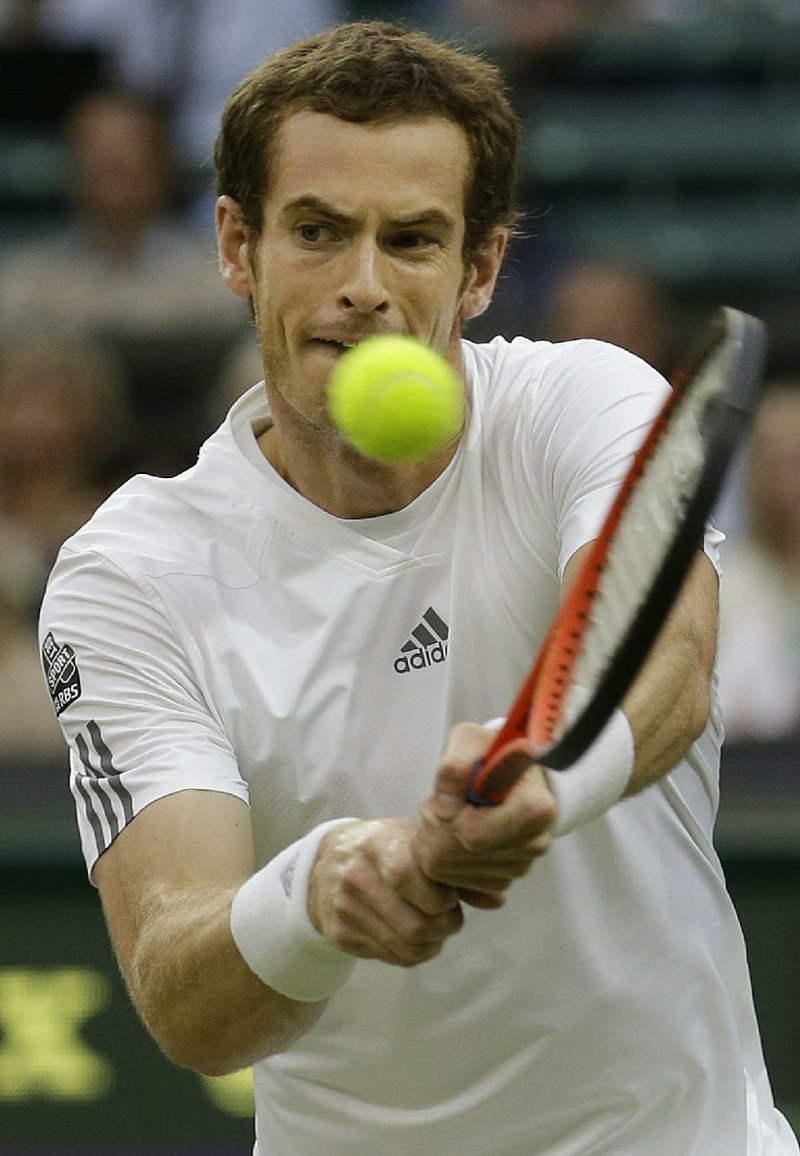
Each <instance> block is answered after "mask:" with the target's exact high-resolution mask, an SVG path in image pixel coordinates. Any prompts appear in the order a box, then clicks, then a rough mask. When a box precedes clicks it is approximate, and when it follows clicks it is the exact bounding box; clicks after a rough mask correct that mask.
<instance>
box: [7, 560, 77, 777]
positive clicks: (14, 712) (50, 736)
mask: <svg viewBox="0 0 800 1156" xmlns="http://www.w3.org/2000/svg"><path fill="white" fill-rule="evenodd" d="M63 755H64V740H63V737H62V735H61V729H60V727H59V726H58V723H57V722H56V716H55V714H54V713H53V704H52V702H51V701H50V696H49V695H48V693H47V689H46V687H45V682H44V678H43V677H42V664H41V660H40V658H39V643H38V640H37V637H36V629H35V627H34V626H33V625H32V624H31V623H30V622H29V621H27V620H26V619H25V618H24V617H23V616H22V615H21V614H20V613H19V611H18V610H17V608H16V606H15V605H14V594H13V591H12V592H8V591H6V590H5V589H4V588H3V575H2V573H0V759H11V758H15V757H19V756H22V757H24V758H59V759H63Z"/></svg>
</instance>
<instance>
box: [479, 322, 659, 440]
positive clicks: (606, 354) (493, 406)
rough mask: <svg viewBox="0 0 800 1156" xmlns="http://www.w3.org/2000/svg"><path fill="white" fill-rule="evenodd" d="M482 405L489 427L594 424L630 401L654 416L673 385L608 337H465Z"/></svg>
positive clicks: (544, 427)
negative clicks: (478, 341) (483, 340)
mask: <svg viewBox="0 0 800 1156" xmlns="http://www.w3.org/2000/svg"><path fill="white" fill-rule="evenodd" d="M463 350H464V361H465V371H466V376H467V382H468V385H469V390H470V397H471V401H472V405H473V407H474V409H475V410H476V411H477V414H478V415H479V419H480V420H481V421H482V423H483V425H484V427H485V428H486V429H488V428H492V427H499V428H502V427H503V426H506V425H509V424H511V425H513V426H515V427H518V426H519V425H520V424H521V423H522V424H524V425H525V426H527V427H528V428H529V429H532V428H537V429H539V430H541V431H542V433H546V431H549V430H552V428H553V427H554V426H559V427H564V426H565V425H571V424H577V425H580V426H582V427H586V426H587V423H589V422H591V421H592V420H593V419H594V418H600V417H602V416H603V415H605V414H608V413H609V412H610V411H620V412H619V416H620V418H621V419H622V421H623V422H624V421H625V418H624V416H623V414H622V412H621V411H622V410H623V409H624V408H625V406H628V407H629V408H631V409H632V410H633V409H635V410H636V411H639V410H643V411H644V412H645V413H646V415H647V416H652V415H653V414H654V413H655V411H656V409H657V408H658V406H659V405H660V404H661V402H662V401H663V399H664V397H665V396H666V394H667V392H668V389H669V386H668V385H667V382H666V381H665V380H664V378H663V377H662V376H661V374H660V373H658V372H657V371H656V370H655V369H653V368H652V367H651V366H650V365H648V364H647V363H646V362H644V361H642V360H641V359H640V358H638V357H636V356H635V355H634V354H632V353H629V352H628V351H627V350H624V349H620V348H619V347H617V346H615V345H610V344H608V343H607V342H604V341H596V340H593V339H588V338H587V339H581V340H576V341H565V342H550V341H531V340H529V339H528V338H525V337H516V338H514V340H513V341H506V340H505V339H504V338H501V337H498V338H495V339H494V340H493V341H491V342H487V343H486V344H480V345H479V344H475V343H472V342H469V341H465V342H463Z"/></svg>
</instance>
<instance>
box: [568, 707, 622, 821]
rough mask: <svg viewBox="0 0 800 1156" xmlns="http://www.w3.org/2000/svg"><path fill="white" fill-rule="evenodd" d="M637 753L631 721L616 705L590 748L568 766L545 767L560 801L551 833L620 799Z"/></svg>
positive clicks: (600, 813) (603, 810)
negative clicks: (552, 769) (562, 768)
mask: <svg viewBox="0 0 800 1156" xmlns="http://www.w3.org/2000/svg"><path fill="white" fill-rule="evenodd" d="M635 753H636V752H635V746H634V740H633V731H632V730H631V724H630V723H629V722H628V719H627V717H626V716H625V714H624V712H623V711H621V710H620V709H619V708H617V710H615V711H614V713H613V714H612V716H611V718H610V719H609V720H608V722H607V723H606V725H605V726H604V727H603V729H602V730H601V732H600V734H599V735H598V736H597V738H596V739H595V740H594V742H593V743H592V745H591V746H590V747H589V749H588V751H586V752H585V753H584V754H582V755H581V757H580V758H579V759H578V760H577V761H576V762H574V763H573V764H572V765H571V766H570V767H568V768H567V770H565V771H551V770H549V769H548V768H545V772H546V774H547V782H548V785H549V787H550V790H551V791H552V792H553V795H554V796H555V800H556V803H557V804H558V814H557V816H556V821H555V823H554V824H553V827H552V830H551V834H553V835H555V836H558V835H566V834H568V833H569V832H570V831H573V830H574V829H575V828H576V827H580V826H582V824H584V823H588V822H590V821H591V820H592V819H596V818H598V816H600V815H602V814H603V813H604V812H605V811H607V810H608V809H609V807H612V806H613V805H614V803H618V802H619V800H620V799H621V798H622V796H623V795H624V794H625V788H626V787H627V786H628V783H629V782H630V777H631V775H632V773H633V763H634V758H635Z"/></svg>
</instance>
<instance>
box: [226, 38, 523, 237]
mask: <svg viewBox="0 0 800 1156" xmlns="http://www.w3.org/2000/svg"><path fill="white" fill-rule="evenodd" d="M301 110H310V111H312V112H321V113H328V114H330V115H332V116H336V117H339V119H341V120H346V121H350V122H351V123H354V124H387V123H392V122H394V121H398V120H402V119H404V118H413V117H423V116H441V117H445V118H447V119H449V120H451V121H453V122H454V123H455V124H457V125H458V126H460V128H461V129H462V130H463V132H464V133H465V135H466V138H467V141H468V145H469V150H470V157H471V165H470V173H469V184H468V187H467V190H466V193H465V203H464V218H465V224H466V232H465V240H464V256H465V259H468V258H469V257H470V255H471V254H474V253H477V252H478V251H479V250H480V249H481V248H482V247H483V246H484V245H485V244H486V242H487V241H488V239H489V237H490V236H491V233H492V231H493V230H494V229H495V228H497V227H498V226H505V227H508V228H513V225H514V223H515V222H516V220H517V219H518V216H519V214H518V212H517V209H516V205H515V198H516V164H517V149H518V140H519V123H518V120H517V117H516V114H515V112H514V110H513V108H512V107H511V103H510V100H509V97H508V92H507V88H506V85H505V82H504V80H503V78H502V76H501V74H500V72H499V71H498V69H497V68H495V67H494V65H492V64H490V63H488V62H487V61H485V60H484V59H482V58H481V57H480V56H478V55H476V54H475V53H473V52H467V51H464V50H462V49H460V48H458V47H454V46H450V45H447V44H443V43H440V42H438V41H436V40H434V39H432V38H431V37H429V36H427V35H426V34H425V33H423V32H419V31H412V30H407V29H404V28H401V27H399V26H397V25H394V24H389V23H386V22H383V21H358V22H355V23H350V24H340V25H337V26H336V27H334V28H331V29H329V30H328V31H326V32H322V33H320V34H319V35H317V36H313V37H311V38H309V39H307V40H302V41H299V42H298V43H296V44H293V45H291V46H289V47H288V48H285V49H283V50H282V51H280V52H278V53H277V54H276V55H274V56H271V57H269V58H268V59H267V60H265V61H263V62H262V63H261V64H260V65H259V66H258V67H257V68H256V69H254V70H253V72H251V73H250V74H249V75H248V76H246V77H245V78H244V80H243V81H242V82H241V83H240V84H239V85H238V86H237V88H236V89H235V90H234V92H233V93H232V95H231V96H230V98H229V100H228V102H227V103H226V105H225V108H224V110H223V113H222V125H221V130H220V133H219V136H218V138H217V142H216V146H215V149H214V164H215V169H216V189H217V192H218V193H219V194H220V195H223V194H226V195H228V196H230V197H232V198H233V200H235V201H236V202H237V204H238V205H239V208H240V210H241V213H242V217H243V221H244V224H245V226H246V227H247V228H248V229H249V230H250V232H251V242H252V241H253V240H254V239H257V237H258V236H259V234H260V232H261V227H262V207H263V203H264V198H265V197H266V195H267V194H268V192H269V188H270V175H271V165H272V163H273V161H274V158H275V153H276V141H277V137H278V133H279V131H280V128H281V126H282V124H283V122H284V121H285V120H286V118H287V117H288V116H290V115H291V114H293V113H295V112H299V111H301Z"/></svg>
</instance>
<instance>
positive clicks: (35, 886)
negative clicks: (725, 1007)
mask: <svg viewBox="0 0 800 1156" xmlns="http://www.w3.org/2000/svg"><path fill="white" fill-rule="evenodd" d="M354 17H380V18H389V19H394V20H399V21H402V22H404V23H406V24H409V25H416V26H419V27H422V28H425V29H428V30H430V31H432V32H434V33H437V34H439V35H443V36H448V37H454V38H456V39H458V40H460V41H462V42H466V43H468V44H469V45H471V46H473V47H478V48H480V49H482V50H483V51H484V52H485V53H487V54H488V55H489V56H490V57H492V58H493V59H495V60H496V61H497V62H498V63H500V64H501V65H502V66H503V68H504V69H505V70H506V72H507V75H508V77H509V79H510V82H511V85H512V88H513V92H514V96H515V101H516V105H517V108H518V110H519V112H520V113H521V115H522V118H523V123H524V144H523V151H522V173H521V181H522V183H521V194H522V200H523V203H524V205H525V207H526V209H527V217H526V220H525V221H524V222H523V229H522V235H521V236H520V237H519V238H517V239H516V241H515V242H514V244H513V245H512V248H511V253H510V256H509V260H508V262H507V266H506V269H505V272H504V275H503V277H502V280H501V283H500V286H499V289H498V292H497V295H496V300H495V302H494V304H493V306H492V308H491V310H490V312H489V313H487V315H486V316H485V317H483V318H481V319H479V321H477V322H475V323H473V325H472V327H471V328H470V330H469V331H468V333H467V336H470V337H473V338H475V339H477V340H482V339H485V338H488V337H492V336H494V335H495V334H497V333H501V334H504V335H505V336H508V337H511V336H514V335H516V334H524V335H526V336H529V337H532V338H543V339H556V340H560V339H568V338H572V337H583V336H592V337H601V338H605V339H608V340H611V341H614V342H616V343H617V344H619V345H622V346H624V347H626V348H629V349H631V350H632V351H633V352H635V353H638V354H639V355H640V356H641V357H643V358H644V359H645V360H647V361H649V362H650V363H651V364H653V365H655V366H657V367H658V368H659V369H662V370H664V371H668V370H669V367H670V365H671V363H672V360H673V358H674V356H675V354H676V352H677V351H678V350H679V349H681V348H682V347H683V345H684V343H685V341H686V338H687V335H688V334H689V333H690V332H691V331H692V329H693V327H694V326H696V325H698V324H699V323H700V322H701V321H702V320H703V319H704V317H705V314H706V313H707V311H708V310H710V309H711V308H713V307H714V306H716V305H718V304H721V303H725V304H730V305H733V306H737V307H739V308H743V309H746V310H749V311H751V312H754V313H757V314H758V315H760V316H761V317H763V318H764V319H765V320H766V321H767V323H768V325H769V328H770V338H771V345H770V358H769V366H768V378H769V388H768V390H767V391H766V393H765V396H764V400H763V403H762V406H761V409H760V411H759V414H758V417H757V421H756V425H755V430H754V434H753V437H752V439H751V441H750V444H749V446H748V449H747V451H746V452H745V453H743V454H742V455H741V458H740V460H739V461H738V463H737V465H736V468H735V470H734V472H733V476H732V479H731V481H730V483H729V484H728V486H727V489H726V492H725V494H724V495H723V498H722V500H721V502H720V506H719V508H718V510H717V515H716V517H717V521H718V523H719V524H720V525H721V527H722V529H724V530H725V531H726V533H727V535H728V541H727V543H726V544H725V546H724V547H723V567H724V573H725V585H724V599H723V607H722V623H721V630H720V694H721V697H722V700H723V704H724V706H725V710H726V717H727V729H728V741H727V744H726V748H725V754H724V759H723V804H722V808H721V813H720V818H719V823H718V837H717V842H718V846H719V850H720V853H721V856H722V858H723V863H724V866H725V870H726V874H727V877H728V881H729V886H730V890H731V893H732V895H733V898H734V901H735V903H736V905H737V908H738V910H739V914H740V918H741V920H742V923H743V926H744V930H745V935H746V938H747V941H748V947H749V954H750V961H751V969H752V978H753V985H754V991H755V998H756V1003H757V1006H758V1010H759V1016H760V1021H761V1027H762V1033H763V1037H764V1046H765V1050H766V1054H767V1059H768V1063H769V1067H770V1073H771V1076H772V1080H773V1084H774V1087H775V1092H776V1096H777V1099H778V1101H779V1103H780V1104H781V1106H782V1107H783V1108H784V1110H785V1111H786V1112H787V1114H788V1115H789V1116H790V1117H791V1118H792V1120H793V1122H794V1124H795V1127H797V1128H800V1043H799V1042H798V1040H799V1039H800V984H798V982H797V976H798V974H800V757H798V756H799V755H800V0H395V2H394V3H391V2H389V0H385V2H383V3H379V2H377V0H375V2H372V0H362V2H358V0H353V2H350V3H348V2H346V0H292V3H291V4H288V3H287V2H286V0H226V2H225V3H224V4H222V3H219V0H136V2H135V3H131V2H130V0H16V2H15V0H0V415H2V420H1V421H0V1154H2V1156H16V1154H19V1156H23V1154H25V1156H33V1154H48V1156H50V1154H52V1156H67V1154H70V1156H77V1153H79V1152H80V1153H81V1154H85V1153H92V1152H96V1153H108V1154H115V1153H125V1154H127V1156H134V1154H136V1156H139V1154H141V1156H144V1153H149V1154H156V1153H158V1154H163V1156H240V1154H241V1156H244V1154H245V1153H247V1152H249V1150H250V1148H251V1145H252V1119H251V1095H250V1086H249V1077H247V1076H245V1075H240V1076H235V1077H230V1078H227V1079H222V1080H210V1079H209V1080H205V1079H201V1078H200V1077H197V1076H194V1075H192V1074H190V1073H186V1072H181V1071H178V1070H177V1069H175V1068H173V1067H171V1066H170V1065H169V1064H168V1063H167V1062H166V1061H165V1060H163V1059H162V1058H161V1057H160V1055H159V1053H158V1052H157V1050H156V1048H155V1045H154V1044H152V1043H151V1041H150V1040H149V1038H148V1037H147V1036H146V1034H145V1032H144V1030H143V1029H142V1028H141V1027H140V1026H139V1024H138V1022H137V1020H136V1017H135V1016H134V1014H133V1012H132V1011H131V1009H130V1007H129V1003H128V999H127V996H126V994H125V992H124V989H123V986H122V983H121V981H120V979H119V976H118V972H117V969H116V966H115V964H114V961H113V959H112V956H111V952H110V949H109V946H108V942H107V938H106V934H105V930H104V927H103V924H102V918H101V914H100V909H99V903H98V901H97V896H96V894H95V892H94V891H93V890H92V888H91V887H90V886H89V884H88V883H87V881H86V878H85V874H84V870H83V866H82V861H81V859H80V855H79V849H78V840H77V834H76V830H75V825H74V819H73V814H72V804H71V801H70V797H69V793H68V789H67V764H66V755H65V750H64V749H63V746H62V740H61V738H60V734H59V732H58V729H57V727H56V724H55V721H54V719H53V716H52V710H51V707H50V704H49V700H48V696H47V694H46V692H45V689H44V682H43V679H42V675H41V670H40V666H39V659H38V653H37V645H36V636H35V622H36V614H37V610H38V605H39V600H40V598H41V593H42V589H43V585H44V582H45V580H46V577H47V573H48V571H49V568H50V566H51V564H52V561H53V559H54V557H55V554H56V552H57V550H58V547H59V545H60V543H61V542H62V541H63V540H64V538H65V537H66V536H68V535H69V534H70V533H71V532H72V531H73V530H74V529H76V528H77V526H79V525H80V524H81V523H82V522H83V521H84V520H85V519H86V518H87V517H88V516H89V515H90V514H91V512H92V511H93V510H94V509H95V508H96V506H97V504H98V503H99V502H100V501H102V500H103V498H104V497H105V496H106V495H107V494H108V493H109V491H110V490H111V489H113V488H114V487H115V486H116V485H118V484H119V483H120V482H121V481H123V480H125V478H127V477H129V476H130V474H131V473H133V472H137V471H140V470H146V471H148V472H152V473H161V474H174V473H176V472H179V471H180V470H182V469H184V468H186V467H187V466H189V465H191V464H192V462H193V461H194V458H195V456H196V451H197V447H198V445H199V443H200V442H201V441H202V439H203V438H204V437H205V436H207V435H208V434H209V433H210V432H211V431H212V430H213V429H214V428H215V427H216V425H217V424H218V422H219V421H220V420H221V419H222V417H223V416H224V414H225V412H226V411H227V408H228V406H229V405H230V404H231V402H232V401H233V399H234V398H235V397H236V396H237V395H238V394H239V393H241V392H242V391H243V390H244V389H245V388H247V387H248V386H249V385H251V384H252V383H253V382H255V381H257V380H258V379H259V377H260V372H259V368H258V363H257V359H256V355H255V345H254V340H253V337H252V331H251V328H250V322H249V316H248V313H247V309H246V307H245V306H244V305H243V303H242V302H241V301H239V300H238V299H236V298H234V297H233V296H232V295H231V294H230V293H228V292H227V291H226V290H225V289H224V287H223V286H222V283H221V281H220V279H219V276H218V274H217V266H216V254H215V246H214V237H213V196H212V193H211V171H210V165H209V156H210V153H211V149H212V147H213V141H214V137H215V135H216V130H217V125H218V122H219V114H220V110H221V107H222V104H223V102H224V100H225V98H226V96H227V95H228V93H229V91H230V90H231V89H232V88H233V86H234V85H235V84H236V82H237V81H238V80H239V79H240V77H241V76H243V75H244V73H245V72H247V71H248V70H249V69H250V68H252V67H253V66H254V65H255V64H256V63H258V61H259V60H260V59H262V58H263V57H264V56H266V55H268V54H269V53H271V52H272V51H273V50H275V49H276V48H278V47H280V46H281V45H282V44H285V43H288V42H290V41H292V40H295V39H297V38H299V37H301V36H304V35H307V34H310V33H312V32H314V31H317V30H318V29H320V28H322V27H325V26H326V25H329V24H331V23H336V22H338V21H340V20H343V19H349V18H354Z"/></svg>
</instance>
